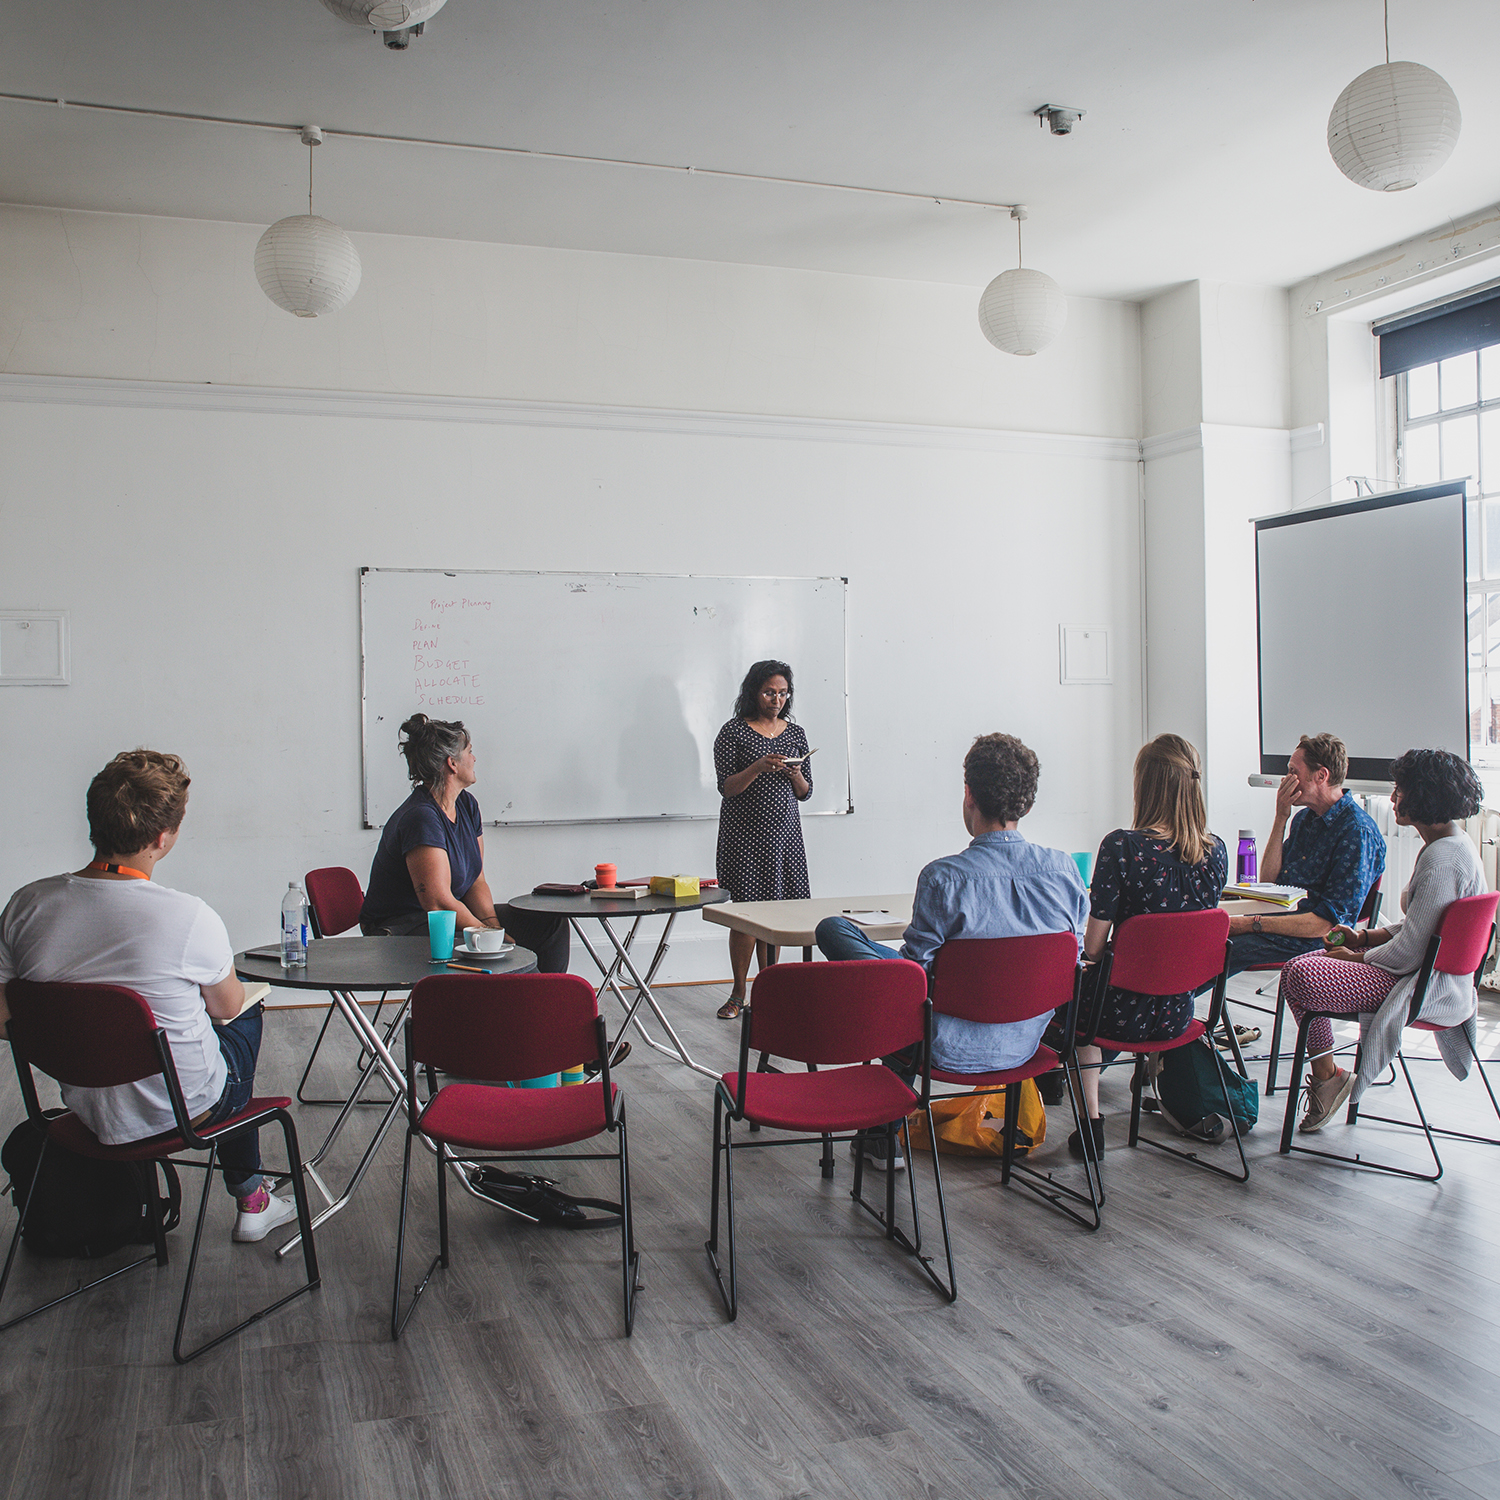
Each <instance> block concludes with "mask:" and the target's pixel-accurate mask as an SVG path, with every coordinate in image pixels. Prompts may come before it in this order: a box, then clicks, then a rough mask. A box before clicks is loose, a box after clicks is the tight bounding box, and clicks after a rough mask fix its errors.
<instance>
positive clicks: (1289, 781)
mask: <svg viewBox="0 0 1500 1500" xmlns="http://www.w3.org/2000/svg"><path fill="white" fill-rule="evenodd" d="M1301 790H1302V783H1301V781H1300V780H1299V779H1298V777H1297V773H1296V772H1295V771H1288V772H1287V773H1286V775H1285V776H1283V777H1282V778H1281V785H1280V786H1278V787H1277V788H1276V816H1277V817H1278V818H1285V817H1289V816H1290V815H1291V811H1292V808H1293V807H1295V806H1296V801H1297V793H1298V792H1300V791H1301Z"/></svg>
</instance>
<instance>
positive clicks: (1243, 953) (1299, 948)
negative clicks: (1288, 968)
mask: <svg viewBox="0 0 1500 1500" xmlns="http://www.w3.org/2000/svg"><path fill="white" fill-rule="evenodd" d="M1322 951H1323V939H1322V938H1303V937H1287V936H1285V935H1284V934H1283V933H1279V932H1242V933H1241V934H1240V935H1239V936H1238V937H1232V938H1230V940H1229V972H1230V973H1231V974H1238V973H1240V972H1241V971H1242V970H1244V969H1248V968H1251V967H1253V966H1254V965H1255V964H1284V963H1286V962H1287V960H1288V959H1293V958H1296V957H1298V955H1299V954H1303V953H1312V952H1318V953H1321V952H1322Z"/></svg>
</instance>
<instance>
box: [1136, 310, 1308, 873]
mask: <svg viewBox="0 0 1500 1500" xmlns="http://www.w3.org/2000/svg"><path fill="white" fill-rule="evenodd" d="M1288 345H1289V325H1288V309H1287V296H1286V293H1285V292H1283V291H1281V290H1278V289H1276V288H1273V287H1254V286H1249V287H1247V286H1230V285H1226V284H1223V283H1214V282H1201V281H1195V282H1190V283H1188V284H1186V285H1185V286H1180V287H1173V288H1171V289H1170V290H1169V291H1167V292H1164V293H1162V294H1161V295H1160V296H1158V297H1155V298H1152V299H1151V300H1150V301H1148V302H1147V303H1145V304H1144V306H1143V307H1142V311H1141V358H1142V378H1141V385H1142V398H1143V402H1142V404H1143V412H1144V419H1145V422H1146V433H1147V435H1146V437H1145V440H1144V441H1143V443H1142V452H1143V456H1144V466H1145V476H1144V488H1145V504H1146V541H1145V557H1146V596H1147V630H1146V635H1147V649H1146V663H1147V719H1148V732H1149V733H1150V734H1152V735H1157V734H1163V733H1168V732H1171V733H1175V734H1181V735H1184V736H1186V737H1187V738H1188V739H1190V740H1191V741H1192V742H1193V743H1194V744H1195V745H1197V746H1198V748H1199V751H1200V752H1201V754H1202V756H1203V761H1204V777H1205V788H1206V798H1207V802H1208V813H1209V823H1210V826H1211V827H1212V828H1213V829H1214V831H1215V832H1216V833H1218V834H1219V835H1220V836H1221V837H1222V838H1224V839H1225V840H1226V841H1227V842H1229V843H1230V844H1233V843H1234V835H1235V833H1236V832H1237V831H1238V829H1239V828H1241V827H1252V826H1253V827H1255V828H1257V830H1258V834H1259V837H1260V838H1261V839H1262V840H1263V839H1264V836H1265V832H1266V830H1267V827H1268V825H1269V821H1270V814H1271V805H1270V800H1269V794H1268V793H1265V792H1262V791H1258V790H1254V789H1252V788H1251V787H1249V786H1248V784H1247V778H1248V777H1249V776H1251V775H1254V774H1256V773H1257V772H1258V771H1259V769H1260V755H1259V745H1260V734H1259V724H1258V721H1257V714H1256V706H1257V702H1258V697H1257V693H1258V686H1257V681H1256V634H1255V553H1254V533H1253V529H1252V527H1251V526H1250V521H1251V520H1252V519H1253V518H1254V517H1256V516H1261V515H1267V514H1269V513H1271V512H1274V511H1278V510H1283V509H1285V508H1286V507H1287V505H1288V504H1289V503H1290V501H1289V494H1290V490H1289V487H1290V480H1291V464H1290V458H1291V435H1290V433H1289V431H1288V429H1287V423H1288V422H1289V421H1290V417H1291V389H1290V381H1289V352H1288Z"/></svg>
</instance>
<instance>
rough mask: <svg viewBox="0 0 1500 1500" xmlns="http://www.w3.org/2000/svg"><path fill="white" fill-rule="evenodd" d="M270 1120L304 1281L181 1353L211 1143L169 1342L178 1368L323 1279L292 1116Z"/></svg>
mask: <svg viewBox="0 0 1500 1500" xmlns="http://www.w3.org/2000/svg"><path fill="white" fill-rule="evenodd" d="M272 1118H273V1119H274V1120H275V1121H276V1123H277V1124H278V1125H279V1126H280V1127H281V1136H282V1140H283V1142H284V1143H285V1146H286V1154H287V1164H288V1170H289V1173H290V1178H291V1184H292V1197H293V1199H294V1201H295V1202H296V1205H297V1227H298V1228H299V1230H300V1231H301V1233H302V1265H303V1269H304V1271H305V1272H306V1273H307V1280H306V1281H304V1282H303V1283H302V1284H301V1285H300V1286H298V1287H296V1288H294V1289H293V1290H292V1291H290V1292H288V1293H287V1294H286V1295H285V1296H283V1297H278V1298H277V1299H276V1301H274V1302H272V1303H269V1304H268V1305H267V1306H265V1307H262V1308H260V1309H259V1310H258V1311H257V1312H253V1313H251V1314H250V1316H249V1317H248V1318H245V1319H243V1320H242V1321H240V1322H238V1323H236V1324H235V1325H234V1327H233V1328H226V1329H225V1330H224V1332H223V1333H220V1334H217V1335H216V1336H215V1337H213V1338H211V1339H209V1340H208V1342H207V1343H204V1344H199V1345H198V1347H197V1348H196V1349H193V1350H191V1351H189V1352H188V1353H186V1354H184V1353H183V1352H182V1333H183V1328H184V1327H185V1326H186V1323H187V1313H188V1300H189V1298H190V1297H191V1295H192V1291H193V1276H194V1271H195V1270H196V1267H197V1264H198V1249H199V1246H200V1244H201V1242H202V1239H203V1216H204V1210H205V1209H206V1208H207V1207H208V1195H209V1190H210V1189H211V1187H212V1186H213V1175H214V1161H215V1158H216V1157H217V1154H218V1141H217V1139H215V1140H214V1142H213V1143H212V1144H211V1146H210V1148H209V1153H208V1165H207V1167H206V1168H205V1169H204V1173H203V1197H202V1200H201V1201H200V1202H199V1204H198V1224H197V1227H196V1229H195V1230H194V1232H193V1248H192V1250H191V1251H190V1252H189V1255H188V1269H187V1278H186V1280H185V1281H184V1283H183V1288H182V1304H181V1306H180V1307H179V1308H178V1311H177V1334H176V1337H175V1338H174V1339H173V1340H172V1358H173V1359H174V1360H176V1361H177V1363H178V1364H180V1365H185V1364H187V1363H188V1362H189V1361H190V1360H195V1359H197V1358H198V1356H199V1355H200V1354H207V1353H208V1351H209V1350H210V1349H215V1348H217V1347H218V1346H219V1345H220V1344H222V1343H223V1342H224V1341H225V1340H226V1339H231V1338H233V1337H234V1336H235V1335H236V1334H237V1333H243V1332H244V1331H245V1329H247V1328H248V1327H249V1326H250V1325H251V1324H252V1323H259V1322H260V1320H261V1319H262V1318H266V1317H269V1316H270V1315H271V1314H272V1313H273V1312H276V1311H277V1310H278V1309H279V1308H283V1307H285V1306H286V1305H287V1303H288V1302H291V1301H294V1300H295V1299H296V1298H298V1297H300V1296H301V1295H302V1294H303V1293H304V1292H311V1291H314V1290H316V1288H317V1287H319V1286H321V1285H322V1278H321V1277H320V1276H319V1274H318V1252H317V1248H316V1247H315V1246H314V1244H313V1234H312V1214H311V1212H310V1211H309V1209H308V1206H307V1183H306V1181H305V1180H304V1176H303V1172H302V1155H301V1152H300V1151H299V1150H298V1148H297V1127H296V1125H295V1124H294V1123H293V1122H292V1117H291V1116H290V1115H289V1114H288V1113H287V1112H286V1111H285V1110H284V1109H278V1110H277V1111H276V1112H275V1114H274V1115H273V1116H272Z"/></svg>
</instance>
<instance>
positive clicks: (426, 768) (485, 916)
mask: <svg viewBox="0 0 1500 1500" xmlns="http://www.w3.org/2000/svg"><path fill="white" fill-rule="evenodd" d="M401 734H402V740H401V747H400V748H401V754H402V755H403V756H404V757H405V759H406V769H407V773H408V775H409V776H410V777H411V781H412V792H411V796H409V797H408V798H407V799H406V801H405V802H403V803H402V804H401V806H400V807H398V808H397V809H396V811H395V812H394V813H392V814H391V817H390V820H389V821H388V822H387V823H386V825H385V827H384V829H382V831H381V834H380V843H379V845H378V846H377V847H376V850H375V860H374V863H373V864H372V865H371V866H370V883H369V886H368V888H367V889H366V891H365V904H364V906H363V907H362V908H361V909H360V913H359V926H360V931H361V932H363V933H365V934H366V935H368V936H377V935H388V936H391V937H405V936H409V935H412V934H416V933H425V932H426V931H427V913H428V912H430V911H451V912H453V913H454V922H455V923H456V925H457V929H458V931H459V932H460V933H461V932H462V931H463V930H464V928H466V927H504V928H505V929H506V930H507V931H508V932H509V933H510V934H511V936H512V937H514V938H515V940H516V941H517V942H518V943H520V944H521V946H522V947H524V948H530V949H531V950H532V952H533V953H535V954H536V965H537V969H538V970H539V971H540V972H541V973H543V974H565V973H566V972H567V969H568V923H567V919H566V918H565V917H549V916H543V915H541V914H539V913H537V912H525V911H516V910H514V909H513V908H511V907H509V906H505V905H500V906H496V904H495V898H494V897H493V896H492V895H491V894H490V888H489V883H488V882H487V881H486V880H485V878H484V834H483V832H482V831H481V830H482V828H483V824H482V823H481V821H480V817H479V803H478V801H477V800H476V799H475V796H474V794H473V793H472V792H471V791H470V790H469V788H470V787H471V786H473V785H474V783H475V782H476V781H477V780H478V777H477V776H476V774H475V770H474V767H475V765H476V764H477V759H478V758H477V757H476V756H475V754H474V746H473V744H472V742H471V741H470V739H469V732H468V730H466V729H465V728H464V726H463V725H462V724H461V723H459V722H457V721H456V720H455V721H453V722H451V723H445V722H444V721H443V720H441V719H429V718H428V717H427V715H426V714H413V715H412V717H411V718H409V719H408V720H407V721H406V722H405V723H404V724H403V725H402V726H401Z"/></svg>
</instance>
